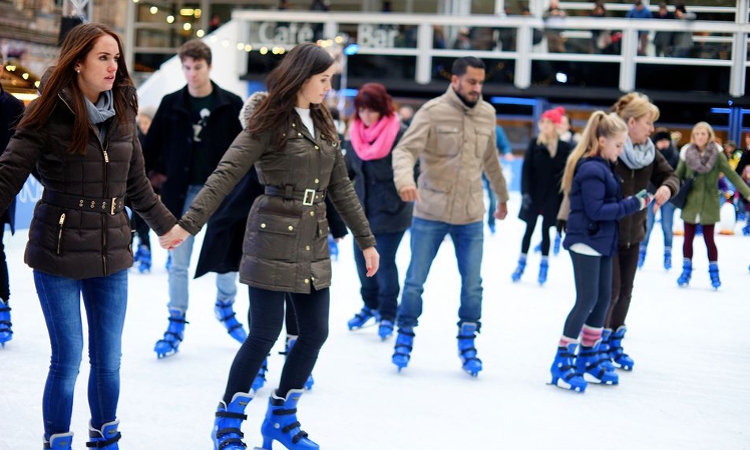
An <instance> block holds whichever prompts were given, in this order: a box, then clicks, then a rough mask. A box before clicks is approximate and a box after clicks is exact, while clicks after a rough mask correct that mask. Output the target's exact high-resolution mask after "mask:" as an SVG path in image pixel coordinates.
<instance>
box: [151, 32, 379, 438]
mask: <svg viewBox="0 0 750 450" xmlns="http://www.w3.org/2000/svg"><path fill="white" fill-rule="evenodd" d="M334 69H335V68H334V65H333V58H331V56H330V55H329V54H328V53H327V52H326V51H325V50H324V49H322V48H321V47H318V46H317V45H315V44H310V43H308V44H300V45H298V46H296V47H295V48H294V49H292V50H291V51H290V52H289V53H288V54H287V55H286V57H285V58H284V59H283V60H282V62H281V63H280V64H279V66H278V67H277V68H276V69H274V70H273V71H272V72H271V73H270V74H269V76H268V78H267V79H266V84H267V86H268V97H267V98H266V99H265V100H263V101H262V102H261V104H260V105H258V107H257V108H256V109H255V111H254V112H253V114H252V115H251V117H250V120H249V122H248V126H247V128H246V129H245V130H244V131H243V132H241V133H240V135H239V136H237V138H236V139H235V140H234V142H233V143H232V145H231V146H230V147H229V150H227V152H226V153H225V154H224V157H223V158H222V160H221V162H220V163H219V165H218V166H217V167H216V170H215V171H214V172H213V174H212V175H211V176H210V177H209V178H208V180H207V181H206V184H205V185H204V187H203V189H201V191H200V192H199V193H198V196H197V197H196V198H195V200H194V201H193V204H192V205H191V206H190V210H189V211H188V212H187V213H185V215H184V216H183V217H182V219H181V220H180V222H179V225H178V226H176V227H175V228H174V230H173V232H172V233H170V235H169V236H165V237H164V238H162V239H160V241H161V244H162V246H163V247H165V248H170V247H172V246H174V245H179V243H180V242H181V239H184V237H186V236H187V234H188V232H189V233H192V234H196V233H198V231H199V230H200V228H201V226H203V225H204V224H205V223H206V222H207V221H208V218H209V216H210V215H211V214H213V212H214V211H216V209H217V208H218V207H219V205H220V204H221V202H222V201H223V200H224V198H225V197H226V196H227V194H229V192H230V191H231V190H232V189H233V188H234V186H235V185H236V184H237V183H238V182H239V181H240V180H241V179H242V177H244V175H245V174H246V173H247V172H248V171H249V170H250V168H251V166H253V165H255V169H256V171H257V173H258V180H259V181H260V183H261V184H263V185H264V186H265V194H264V195H261V196H259V197H258V198H257V199H256V200H255V202H254V203H253V206H252V208H251V209H250V215H249V216H248V220H247V226H246V229H245V239H244V243H243V256H242V261H241V263H240V281H241V282H243V283H245V284H248V285H250V315H251V316H252V318H253V321H252V327H250V333H249V336H248V338H247V340H246V341H245V343H244V344H242V347H241V348H240V350H239V351H238V352H237V356H236V357H235V359H234V363H233V364H232V368H231V370H230V372H229V381H228V383H227V387H226V390H225V392H224V397H223V399H222V401H221V402H220V403H219V406H218V408H217V411H216V421H215V423H214V430H213V434H212V438H213V441H214V445H215V448H222V449H226V450H234V449H244V448H245V444H244V443H243V442H242V433H241V432H240V427H241V425H242V421H243V420H244V419H245V418H246V416H245V415H244V411H245V407H246V406H247V403H248V402H249V401H250V400H251V399H252V394H251V393H250V392H251V389H250V387H251V385H252V382H253V379H254V377H255V374H257V373H258V370H259V369H260V368H261V365H262V364H263V361H264V360H265V358H266V355H267V354H268V352H269V351H270V350H271V347H273V344H274V343H275V342H276V339H277V338H278V336H279V333H280V332H281V328H282V324H283V321H284V299H285V296H286V293H290V294H291V296H292V301H293V302H294V307H295V310H296V312H297V320H298V322H299V337H298V339H297V342H296V344H295V345H294V347H293V348H292V349H291V351H290V352H289V354H288V355H287V360H286V363H285V364H284V369H283V371H282V373H281V380H280V382H279V387H278V389H277V390H276V391H275V392H274V393H273V394H272V395H271V397H270V398H269V404H268V412H267V414H266V419H265V421H264V422H263V425H262V427H261V433H262V434H263V448H264V449H270V448H271V443H272V441H274V440H275V441H278V442H280V443H282V444H283V445H284V446H286V448H288V449H317V448H319V447H318V445H317V444H316V443H315V442H313V441H312V440H310V439H308V438H307V433H305V432H304V431H302V430H301V429H300V424H299V422H297V417H296V410H297V409H296V408H297V402H298V401H299V398H300V396H301V395H302V392H303V386H304V385H305V382H306V381H307V379H308V377H309V376H310V373H311V372H312V369H313V366H314V365H315V361H316V360H317V357H318V353H319V352H320V348H321V347H322V346H323V343H324V342H325V340H326V338H327V337H328V314H329V305H330V294H329V286H330V284H331V260H330V256H329V254H328V221H327V220H326V206H325V205H326V202H325V197H326V196H330V199H331V201H332V202H333V204H334V206H335V207H336V209H337V210H338V212H339V214H340V215H341V217H342V218H343V219H344V222H345V223H346V225H347V227H349V229H350V230H351V231H352V235H353V236H354V239H355V240H356V242H357V245H358V246H359V248H360V249H362V253H363V256H364V259H365V262H366V266H367V268H368V272H367V276H373V275H375V272H377V270H378V265H379V256H378V252H377V251H376V250H375V238H374V237H373V235H372V232H371V231H370V226H369V224H368V221H367V219H366V218H365V215H364V212H363V211H362V207H361V205H360V203H359V200H358V199H357V196H356V194H355V192H354V189H353V188H352V184H351V182H350V181H349V177H348V175H347V171H346V165H345V164H344V159H343V155H342V153H341V150H340V147H339V142H338V136H337V133H336V128H335V126H334V124H333V120H332V118H331V114H330V113H329V112H328V110H327V109H326V107H325V105H323V100H324V98H325V96H326V94H327V93H328V91H330V90H331V77H332V76H333V75H334Z"/></svg>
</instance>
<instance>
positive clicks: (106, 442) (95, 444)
mask: <svg viewBox="0 0 750 450" xmlns="http://www.w3.org/2000/svg"><path fill="white" fill-rule="evenodd" d="M120 437H122V436H121V435H120V432H119V431H118V432H117V434H115V435H114V436H112V437H111V438H109V439H105V440H103V441H94V442H87V443H86V447H89V448H105V447H108V446H110V445H112V444H114V443H115V442H117V441H119V440H120Z"/></svg>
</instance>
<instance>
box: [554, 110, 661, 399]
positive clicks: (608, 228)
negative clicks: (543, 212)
mask: <svg viewBox="0 0 750 450" xmlns="http://www.w3.org/2000/svg"><path fill="white" fill-rule="evenodd" d="M626 139H627V126H626V125H625V122H623V121H622V119H621V118H620V117H618V116H617V115H616V114H614V113H613V114H605V113H604V112H601V111H597V112H595V113H594V114H592V115H591V118H590V119H589V122H588V124H587V125H586V129H585V130H584V132H583V136H582V138H581V141H580V143H579V144H578V146H576V148H575V150H574V151H573V153H571V155H570V157H569V158H568V162H567V164H566V166H565V173H564V175H563V179H562V189H563V191H564V192H565V193H566V194H567V195H568V196H569V198H570V216H569V217H568V230H567V235H566V237H565V240H564V242H563V246H564V247H565V248H566V249H568V250H569V251H570V257H571V259H572V260H573V272H574V274H575V283H576V303H575V305H574V306H573V309H572V310H571V312H570V313H569V314H568V317H567V319H566V321H565V327H564V328H563V335H562V337H561V338H560V343H559V345H558V349H557V355H556V357H555V361H554V363H553V364H552V368H551V372H552V384H554V385H556V386H558V387H562V388H565V389H571V390H575V391H578V392H583V391H584V390H585V389H586V386H587V381H591V382H596V383H603V384H617V383H618V377H617V374H615V373H614V367H613V366H612V365H611V363H608V360H607V359H604V357H603V356H602V358H601V359H600V355H599V343H600V341H601V335H602V327H603V325H604V319H605V318H606V314H607V309H608V308H609V302H610V299H611V295H612V258H613V256H614V255H615V253H616V251H617V233H618V222H617V221H618V220H619V219H621V218H622V217H624V216H626V215H628V214H633V213H635V212H637V211H640V210H641V209H643V208H645V207H646V205H648V203H649V202H650V197H649V195H648V194H647V193H646V191H645V190H644V191H642V192H639V193H638V194H637V195H635V196H633V197H629V198H626V199H623V198H622V193H621V191H620V180H619V177H618V176H617V175H616V174H615V171H614V165H613V163H614V162H615V161H617V157H618V156H619V155H620V153H622V150H623V146H624V144H625V140H626ZM579 335H581V347H580V351H579V352H578V354H577V355H576V349H577V347H578V336H579ZM607 363H608V364H607Z"/></svg>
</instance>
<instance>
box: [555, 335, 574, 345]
mask: <svg viewBox="0 0 750 450" xmlns="http://www.w3.org/2000/svg"><path fill="white" fill-rule="evenodd" d="M576 342H578V339H575V338H570V337H567V336H564V335H563V336H560V342H559V343H558V344H557V345H558V346H559V347H565V348H568V345H570V344H575V343H576Z"/></svg>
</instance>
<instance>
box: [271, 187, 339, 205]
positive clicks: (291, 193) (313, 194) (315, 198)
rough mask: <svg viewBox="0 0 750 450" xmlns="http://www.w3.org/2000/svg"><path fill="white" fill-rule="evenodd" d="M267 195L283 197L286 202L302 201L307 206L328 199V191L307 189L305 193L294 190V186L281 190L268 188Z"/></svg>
mask: <svg viewBox="0 0 750 450" xmlns="http://www.w3.org/2000/svg"><path fill="white" fill-rule="evenodd" d="M266 195H272V196H275V197H282V198H284V199H286V200H301V201H302V204H303V205H305V206H312V205H313V204H316V203H320V202H323V201H325V199H326V191H316V190H315V189H305V190H304V191H297V190H294V186H292V185H287V186H286V187H283V188H280V187H276V186H266Z"/></svg>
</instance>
